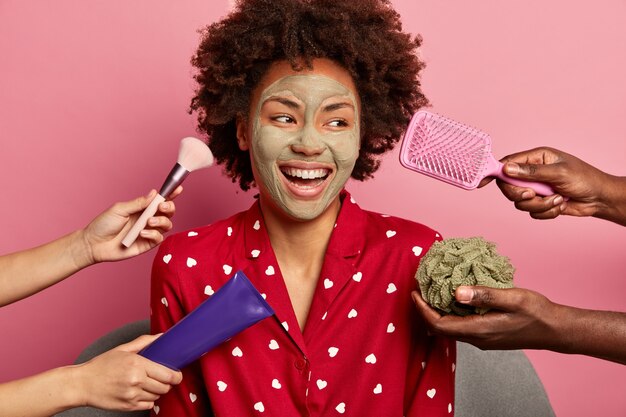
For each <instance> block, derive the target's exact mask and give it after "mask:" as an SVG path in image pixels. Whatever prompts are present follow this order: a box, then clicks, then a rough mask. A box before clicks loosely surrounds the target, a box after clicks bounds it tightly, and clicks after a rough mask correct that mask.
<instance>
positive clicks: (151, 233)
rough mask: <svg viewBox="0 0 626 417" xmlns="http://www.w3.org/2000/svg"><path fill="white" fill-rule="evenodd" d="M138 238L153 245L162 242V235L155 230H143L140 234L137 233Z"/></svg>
mask: <svg viewBox="0 0 626 417" xmlns="http://www.w3.org/2000/svg"><path fill="white" fill-rule="evenodd" d="M139 236H141V237H142V238H144V239H146V240H149V241H150V242H152V243H154V244H155V245H158V244H159V243H161V242H163V235H162V234H161V232H159V231H158V230H155V229H143V230H142V231H141V232H139Z"/></svg>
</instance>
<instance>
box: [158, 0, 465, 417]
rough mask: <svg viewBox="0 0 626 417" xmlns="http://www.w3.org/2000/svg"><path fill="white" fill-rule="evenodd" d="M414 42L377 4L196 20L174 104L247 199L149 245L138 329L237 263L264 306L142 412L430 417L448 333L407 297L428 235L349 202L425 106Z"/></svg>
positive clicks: (447, 391) (255, 8)
mask: <svg viewBox="0 0 626 417" xmlns="http://www.w3.org/2000/svg"><path fill="white" fill-rule="evenodd" d="M419 43H420V41H419V39H412V38H411V37H410V36H409V35H407V34H405V33H403V32H402V31H401V25H400V21H399V17H398V15H397V13H396V12H395V11H394V10H393V9H392V8H391V6H390V5H389V3H388V2H386V1H363V2H354V1H332V2H331V1H285V0H281V1H273V0H272V1H269V0H268V1H258V0H250V1H242V2H239V3H238V4H237V8H236V10H234V11H233V12H232V13H231V14H230V15H229V16H227V17H226V18H225V19H224V20H222V21H220V22H218V23H215V24H213V25H211V26H209V27H208V28H207V29H206V31H205V33H204V38H203V40H202V43H201V44H200V47H199V49H198V52H197V55H196V57H195V58H194V60H193V62H194V64H195V65H196V67H197V68H198V69H199V73H198V75H197V77H196V78H197V81H198V82H199V89H198V92H197V95H196V97H195V98H194V100H193V102H192V108H193V109H194V110H196V111H197V112H198V114H199V127H200V129H201V130H202V131H204V132H206V133H207V136H208V137H209V141H210V142H209V145H210V147H211V150H212V151H213V153H214V156H215V157H216V159H217V161H218V162H220V163H222V164H224V165H225V169H226V172H227V173H228V174H229V175H230V176H231V178H232V179H233V180H234V181H237V180H238V181H239V184H240V185H241V187H242V188H243V189H248V188H249V187H250V186H251V185H254V186H256V187H257V188H258V191H259V195H258V201H256V202H255V203H254V204H253V205H252V207H251V208H250V209H249V210H247V211H245V212H242V213H238V214H235V215H234V216H232V217H230V218H228V219H225V220H223V221H219V222H217V223H215V224H213V225H210V226H206V227H200V228H197V229H193V230H191V231H189V232H185V233H181V234H178V235H174V236H173V237H171V238H168V239H166V241H165V242H164V243H163V245H162V246H161V247H160V250H159V253H158V254H157V257H156V259H155V263H154V269H153V278H152V290H151V291H152V298H151V305H152V313H153V314H152V327H153V331H155V332H161V331H164V330H166V329H167V328H169V327H171V326H172V325H173V324H174V323H176V322H177V321H178V320H180V319H181V318H182V317H184V316H185V315H186V314H188V313H189V312H190V311H191V310H193V309H194V308H195V307H196V306H198V305H199V304H200V303H201V302H202V301H204V300H205V299H206V298H207V297H210V296H211V295H212V294H213V292H214V291H215V290H217V289H218V288H219V287H220V286H221V285H223V284H224V283H225V282H226V281H227V280H228V279H229V278H230V277H231V276H232V275H233V273H234V272H235V271H237V270H243V272H244V273H245V274H246V275H247V276H248V277H249V278H250V280H251V281H252V282H253V284H254V285H255V286H256V288H257V289H258V290H259V291H260V292H261V293H262V294H264V296H265V297H266V300H267V302H268V303H269V304H270V305H271V306H272V307H273V309H274V310H275V312H276V317H277V320H265V321H262V322H260V323H258V324H257V325H255V326H253V327H251V328H249V329H247V330H246V331H244V332H242V333H240V334H239V335H237V336H235V337H233V338H232V339H230V340H229V341H227V342H225V343H224V344H222V345H221V346H219V347H218V348H216V349H214V350H212V351H211V352H209V353H207V354H206V355H205V356H203V357H202V358H201V359H200V361H198V362H197V363H196V364H194V365H192V366H190V367H188V368H186V369H185V370H184V372H183V374H184V378H183V383H182V384H181V385H180V386H178V387H176V388H175V389H173V390H172V391H171V392H170V393H168V394H167V395H165V396H163V397H162V398H161V399H160V400H159V401H157V402H156V403H155V407H154V414H155V415H159V416H163V415H165V416H179V415H186V416H211V415H236V416H246V415H274V416H295V415H311V416H317V415H320V416H322V415H323V416H328V415H352V416H417V415H420V416H444V415H445V416H447V415H451V413H452V412H453V393H454V368H455V365H454V360H455V350H454V346H455V344H454V342H453V341H449V340H447V339H444V338H437V337H429V336H427V334H426V330H425V327H424V326H423V324H422V322H420V320H419V316H418V314H417V313H416V311H415V308H414V306H413V304H412V301H411V296H410V293H411V291H412V290H414V289H415V288H416V282H415V280H414V278H413V277H414V274H415V271H416V269H417V266H418V264H419V261H420V257H421V255H422V254H423V253H426V251H427V250H428V248H429V247H430V245H432V243H433V242H434V241H436V240H438V239H440V236H439V234H438V233H437V232H435V231H434V230H432V229H430V228H428V227H426V226H423V225H420V224H417V223H414V222H410V221H407V220H403V219H399V218H396V217H392V216H384V215H381V214H377V213H372V212H368V211H365V210H363V209H361V208H360V207H359V206H358V205H357V204H356V202H355V201H354V200H353V199H352V198H351V196H350V194H349V193H348V192H347V191H345V190H344V186H345V184H346V182H347V180H348V179H349V178H350V177H352V178H355V179H360V180H362V179H366V178H368V177H371V175H372V173H373V172H374V171H375V170H376V168H377V167H378V164H379V162H378V160H377V157H378V155H379V154H382V153H383V152H385V151H386V150H389V149H391V148H392V147H393V145H394V144H395V143H396V142H397V141H398V140H399V138H400V135H401V133H402V131H403V129H404V128H405V127H406V124H407V123H408V120H409V117H410V115H411V114H412V113H413V112H414V111H415V110H416V109H417V108H419V107H420V106H422V105H424V104H425V103H426V99H425V98H424V97H423V95H422V93H421V91H420V90H419V82H418V73H419V70H420V69H421V68H422V63H421V62H420V61H419V60H418V59H417V57H416V56H415V49H416V48H417V47H418V46H419Z"/></svg>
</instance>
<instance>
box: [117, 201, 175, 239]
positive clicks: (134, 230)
mask: <svg viewBox="0 0 626 417" xmlns="http://www.w3.org/2000/svg"><path fill="white" fill-rule="evenodd" d="M164 201H165V197H163V196H162V195H161V194H157V195H156V197H154V199H153V200H152V202H150V205H149V206H148V207H146V209H145V210H144V211H143V213H141V216H139V218H138V219H137V221H136V222H135V224H134V225H133V227H131V228H130V230H129V231H128V233H127V234H126V236H125V237H124V239H123V240H122V245H124V246H126V247H127V248H128V247H130V246H131V245H132V244H133V243H135V240H137V236H139V233H140V232H141V231H142V230H143V229H144V227H146V224H148V219H149V218H150V217H152V216H154V214H155V213H156V212H157V209H158V208H159V204H161V203H162V202H164Z"/></svg>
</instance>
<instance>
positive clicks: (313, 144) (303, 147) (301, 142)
mask: <svg viewBox="0 0 626 417" xmlns="http://www.w3.org/2000/svg"><path fill="white" fill-rule="evenodd" d="M325 148H326V147H325V146H324V142H323V141H322V139H321V137H320V133H319V132H318V131H317V130H316V129H315V128H313V127H305V128H304V129H302V132H301V133H300V135H299V136H298V138H297V139H296V140H295V141H294V142H293V143H292V144H291V150H292V151H294V152H296V153H301V154H303V155H306V156H313V155H319V154H321V153H322V152H324V149H325Z"/></svg>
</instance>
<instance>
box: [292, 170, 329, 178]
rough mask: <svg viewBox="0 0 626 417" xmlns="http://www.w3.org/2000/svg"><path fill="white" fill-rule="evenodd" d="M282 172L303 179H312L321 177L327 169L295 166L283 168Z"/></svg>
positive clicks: (325, 173) (326, 172)
mask: <svg viewBox="0 0 626 417" xmlns="http://www.w3.org/2000/svg"><path fill="white" fill-rule="evenodd" d="M282 170H283V172H284V173H285V174H287V175H289V176H290V177H298V178H302V179H304V180H312V179H315V178H322V177H325V176H326V175H327V174H328V170H327V169H296V168H283V169H282Z"/></svg>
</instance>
